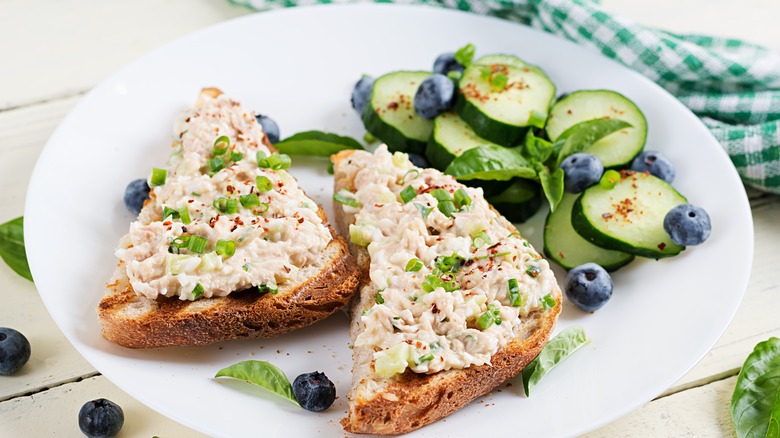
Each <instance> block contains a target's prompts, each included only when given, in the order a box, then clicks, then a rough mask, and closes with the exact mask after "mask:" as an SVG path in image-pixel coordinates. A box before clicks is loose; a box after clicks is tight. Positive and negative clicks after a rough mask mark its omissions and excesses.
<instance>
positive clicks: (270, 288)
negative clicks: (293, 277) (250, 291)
mask: <svg viewBox="0 0 780 438" xmlns="http://www.w3.org/2000/svg"><path fill="white" fill-rule="evenodd" d="M257 290H258V291H259V292H260V293H261V294H264V293H267V292H271V294H272V295H276V294H277V293H279V287H278V286H276V285H275V284H272V283H271V284H261V285H260V286H257Z"/></svg>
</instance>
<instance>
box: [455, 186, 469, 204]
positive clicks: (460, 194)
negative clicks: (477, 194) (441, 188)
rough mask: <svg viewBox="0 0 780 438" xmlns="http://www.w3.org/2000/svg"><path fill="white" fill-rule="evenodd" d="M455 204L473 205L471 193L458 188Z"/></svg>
mask: <svg viewBox="0 0 780 438" xmlns="http://www.w3.org/2000/svg"><path fill="white" fill-rule="evenodd" d="M455 204H456V205H457V206H458V208H463V207H467V206H469V205H471V198H470V197H469V194H468V193H466V190H465V189H458V191H457V192H455Z"/></svg>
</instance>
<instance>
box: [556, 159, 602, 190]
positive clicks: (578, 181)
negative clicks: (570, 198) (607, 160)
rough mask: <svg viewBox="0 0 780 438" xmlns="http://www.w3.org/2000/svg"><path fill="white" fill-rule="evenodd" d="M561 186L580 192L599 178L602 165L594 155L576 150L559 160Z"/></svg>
mask: <svg viewBox="0 0 780 438" xmlns="http://www.w3.org/2000/svg"><path fill="white" fill-rule="evenodd" d="M560 167H561V169H563V188H564V190H566V191H567V192H569V193H580V192H582V191H583V190H585V189H587V188H588V187H590V186H592V185H593V184H596V183H597V182H599V180H601V175H602V174H603V173H604V165H603V164H602V163H601V160H599V159H598V157H596V156H595V155H591V154H586V153H584V152H578V153H576V154H571V155H569V156H568V157H566V158H565V159H564V160H563V161H562V162H561V166H560Z"/></svg>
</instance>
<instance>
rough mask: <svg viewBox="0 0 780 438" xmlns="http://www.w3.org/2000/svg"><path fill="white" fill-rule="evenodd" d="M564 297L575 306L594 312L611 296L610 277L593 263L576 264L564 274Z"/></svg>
mask: <svg viewBox="0 0 780 438" xmlns="http://www.w3.org/2000/svg"><path fill="white" fill-rule="evenodd" d="M564 289H565V291H566V298H568V299H569V301H571V302H572V303H574V305H575V306H577V307H578V308H580V309H582V310H584V311H586V312H595V311H596V310H598V309H600V308H601V307H602V306H603V305H604V304H607V301H609V298H610V297H611V296H612V277H610V276H609V274H608V273H607V271H605V270H604V268H602V267H601V266H599V265H597V264H595V263H585V264H584V265H580V266H577V267H576V268H574V269H572V270H570V271H569V273H568V274H566V283H565V286H564Z"/></svg>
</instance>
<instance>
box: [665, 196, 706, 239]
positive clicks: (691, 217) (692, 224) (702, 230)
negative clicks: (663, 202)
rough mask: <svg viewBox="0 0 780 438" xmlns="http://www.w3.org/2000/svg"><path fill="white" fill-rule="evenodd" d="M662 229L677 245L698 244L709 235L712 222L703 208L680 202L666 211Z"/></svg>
mask: <svg viewBox="0 0 780 438" xmlns="http://www.w3.org/2000/svg"><path fill="white" fill-rule="evenodd" d="M664 230H665V231H666V234H668V235H669V237H671V238H672V240H673V241H674V243H676V244H678V245H682V246H689V245H698V244H700V243H702V242H704V241H705V240H707V238H708V237H710V232H712V224H711V223H710V216H709V215H708V214H707V212H706V211H704V209H703V208H701V207H697V206H695V205H691V204H681V205H678V206H676V207H674V208H672V209H671V210H669V213H666V217H664Z"/></svg>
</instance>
